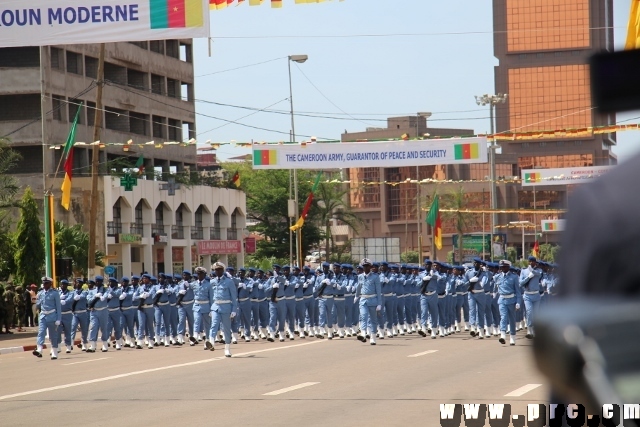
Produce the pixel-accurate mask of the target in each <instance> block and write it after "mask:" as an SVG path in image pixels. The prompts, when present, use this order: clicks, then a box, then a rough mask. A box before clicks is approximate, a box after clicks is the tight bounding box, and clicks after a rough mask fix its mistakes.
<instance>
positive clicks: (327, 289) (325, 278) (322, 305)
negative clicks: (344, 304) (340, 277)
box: [314, 262, 335, 339]
mask: <svg viewBox="0 0 640 427" xmlns="http://www.w3.org/2000/svg"><path fill="white" fill-rule="evenodd" d="M329 267H330V264H329V263H328V262H323V263H322V273H321V274H320V275H319V276H318V277H317V278H316V283H315V289H314V293H315V294H316V295H317V298H318V310H319V321H320V326H319V329H320V334H318V335H316V338H324V335H325V333H326V334H327V337H328V338H329V339H332V338H333V331H332V329H333V322H332V319H331V318H332V316H331V312H332V311H333V291H334V289H333V288H334V285H335V281H334V279H335V277H334V274H333V273H332V272H331V271H330V270H329Z"/></svg>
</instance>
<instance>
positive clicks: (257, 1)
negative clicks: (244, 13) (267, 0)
mask: <svg viewBox="0 0 640 427" xmlns="http://www.w3.org/2000/svg"><path fill="white" fill-rule="evenodd" d="M261 4H262V0H249V6H260V5H261Z"/></svg>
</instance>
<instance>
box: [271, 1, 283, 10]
mask: <svg viewBox="0 0 640 427" xmlns="http://www.w3.org/2000/svg"><path fill="white" fill-rule="evenodd" d="M271 7H272V8H274V9H280V8H281V7H282V0H271Z"/></svg>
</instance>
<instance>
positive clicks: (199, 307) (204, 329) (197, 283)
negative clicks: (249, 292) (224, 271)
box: [189, 267, 213, 350]
mask: <svg viewBox="0 0 640 427" xmlns="http://www.w3.org/2000/svg"><path fill="white" fill-rule="evenodd" d="M195 272H196V276H197V279H196V280H194V281H193V282H191V286H192V288H193V293H194V299H195V302H194V303H193V317H194V319H193V335H192V336H190V337H189V341H191V343H192V344H193V345H195V344H197V343H198V341H200V338H201V334H205V343H204V349H205V350H209V349H210V348H212V346H213V343H209V344H208V345H207V343H208V342H209V338H208V335H207V334H208V333H209V330H210V329H211V306H212V305H213V287H212V286H211V282H210V281H209V279H208V278H207V270H206V269H205V268H204V267H196V271H195Z"/></svg>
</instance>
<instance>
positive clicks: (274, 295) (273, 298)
mask: <svg viewBox="0 0 640 427" xmlns="http://www.w3.org/2000/svg"><path fill="white" fill-rule="evenodd" d="M277 278H278V273H276V271H275V270H273V281H274V282H275V281H276V280H277ZM277 295H278V290H277V289H274V287H273V285H272V286H271V302H273V303H275V302H276V301H277V298H278V297H277Z"/></svg>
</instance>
